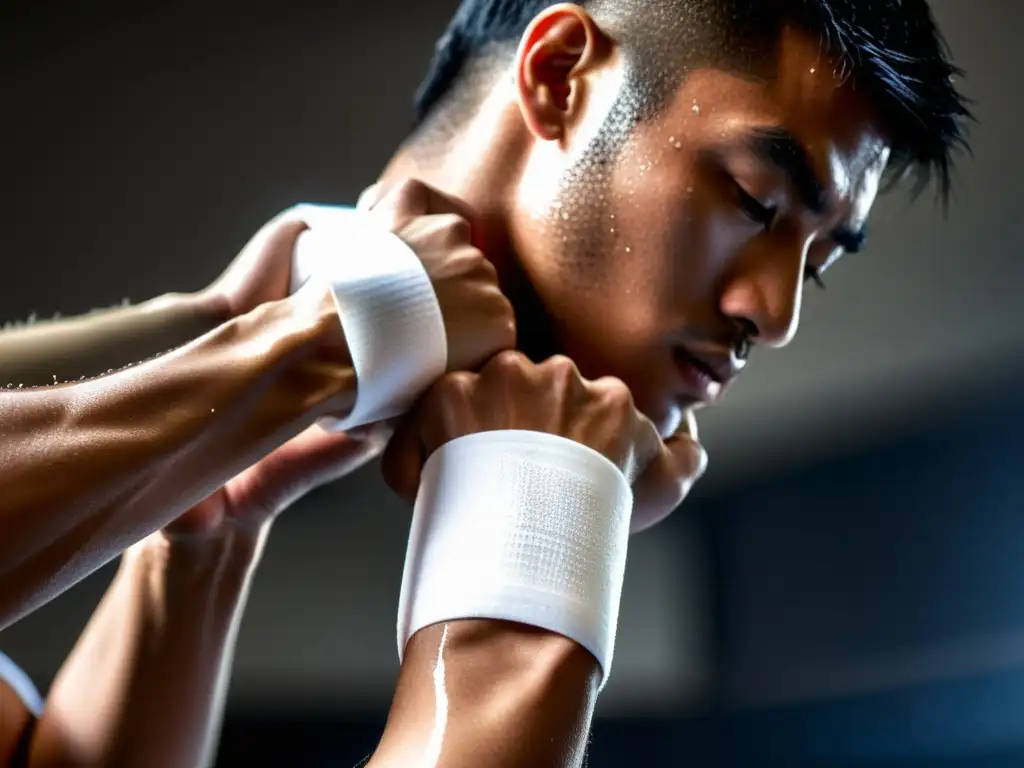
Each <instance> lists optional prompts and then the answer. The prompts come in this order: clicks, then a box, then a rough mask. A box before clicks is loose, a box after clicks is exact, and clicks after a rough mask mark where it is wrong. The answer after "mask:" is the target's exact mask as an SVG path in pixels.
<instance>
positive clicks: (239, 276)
mask: <svg viewBox="0 0 1024 768" xmlns="http://www.w3.org/2000/svg"><path fill="white" fill-rule="evenodd" d="M306 228H307V227H306V223H305V222H304V221H302V220H301V219H300V218H299V217H298V215H297V214H296V213H295V211H293V210H288V211H285V212H284V213H281V214H279V215H278V216H275V217H274V218H273V219H271V220H270V221H269V222H267V223H266V224H264V225H263V227H262V228H261V229H260V230H259V231H258V232H257V233H256V234H255V235H253V237H252V239H251V240H250V241H249V242H248V243H246V245H245V247H244V248H242V250H241V252H240V253H239V254H238V255H237V256H236V257H235V258H234V260H232V262H231V263H230V264H229V265H228V268H227V269H226V270H224V272H223V274H221V276H220V277H218V278H217V279H216V280H214V281H213V283H211V284H210V285H209V286H208V287H207V288H206V289H204V290H203V291H201V292H200V298H201V299H202V300H203V301H205V302H206V303H208V304H209V305H211V306H214V307H216V308H217V309H219V310H220V314H222V315H223V316H224V318H225V319H230V318H233V317H237V316H239V315H244V314H245V313H246V312H251V311H252V310H254V309H256V307H258V306H260V305H261V304H265V303H266V302H269V301H280V300H281V299H285V298H287V297H288V295H289V293H290V288H291V274H292V252H293V251H294V249H295V241H296V239H297V238H298V236H299V235H300V234H301V233H302V232H303V231H304V230H305V229H306Z"/></svg>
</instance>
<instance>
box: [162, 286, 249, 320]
mask: <svg viewBox="0 0 1024 768" xmlns="http://www.w3.org/2000/svg"><path fill="white" fill-rule="evenodd" d="M153 302H154V303H160V304H163V305H165V306H167V305H169V306H175V307H180V308H181V309H182V310H184V311H186V312H190V313H192V314H194V315H195V316H196V317H198V318H200V319H201V320H203V321H204V322H205V324H207V325H209V326H210V327H211V328H216V327H217V326H218V325H220V324H221V323H226V322H227V321H228V320H230V319H231V318H232V317H234V316H235V314H236V313H234V312H232V310H231V302H230V300H229V299H228V297H227V296H225V295H224V294H222V293H220V292H218V291H214V290H211V289H209V288H207V289H204V290H202V291H195V292H193V293H168V294H164V295H163V296H159V297H157V298H156V299H154V300H153Z"/></svg>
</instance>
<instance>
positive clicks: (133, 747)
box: [29, 533, 262, 768]
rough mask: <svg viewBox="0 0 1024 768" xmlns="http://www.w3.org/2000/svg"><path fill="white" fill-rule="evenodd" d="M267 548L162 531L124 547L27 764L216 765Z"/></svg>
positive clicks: (256, 541) (239, 538)
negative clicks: (247, 608) (245, 617)
mask: <svg viewBox="0 0 1024 768" xmlns="http://www.w3.org/2000/svg"><path fill="white" fill-rule="evenodd" d="M261 545H262V540H261V537H259V536H258V535H255V534H252V535H250V534H244V533H240V534H238V535H231V536H226V537H224V538H222V539H220V540H218V541H214V542H209V541H203V542H190V543H175V544H171V543H169V542H168V541H167V540H166V539H165V538H164V537H163V536H162V535H161V534H155V535H154V536H151V537H149V538H148V539H146V540H145V541H143V542H141V543H140V544H138V545H136V546H134V547H132V548H131V549H129V550H128V552H126V553H125V556H124V558H123V560H122V562H121V567H120V569H119V571H118V574H117V576H116V577H115V579H114V582H113V583H112V585H111V587H110V589H109V590H108V592H107V594H106V596H105V597H104V599H103V602H102V603H101V604H100V607H99V608H98V610H97V611H96V613H95V614H94V615H93V618H92V620H91V621H90V623H89V626H88V627H87V629H86V631H85V633H84V634H83V635H82V637H81V638H80V640H79V642H78V644H77V646H76V647H75V649H74V651H73V652H72V654H71V656H70V657H69V658H68V661H67V662H66V663H65V665H64V667H63V669H62V670H61V672H60V674H59V675H58V676H57V679H56V681H55V683H54V685H53V687H52V689H51V691H50V695H49V697H48V699H47V702H46V709H45V711H44V713H43V716H42V718H41V719H40V720H39V722H38V724H37V725H36V729H35V733H34V738H33V743H32V749H31V756H32V757H31V760H30V763H29V764H30V766H46V767H47V768H50V767H51V766H77V765H81V766H96V765H102V766H108V767H109V768H119V767H121V766H123V767H124V768H130V767H131V766H139V765H145V766H149V767H150V768H189V767H190V766H205V765H211V764H212V762H213V758H214V754H215V747H216V737H217V734H218V732H219V730H220V725H221V722H222V718H223V710H224V700H225V694H226V692H227V681H228V679H229V676H230V669H231V659H232V656H233V652H234V647H235V641H236V637H237V632H238V626H239V623H240V620H241V616H242V611H243V609H244V604H245V600H246V596H247V594H248V589H249V585H250V583H251V578H252V573H253V571H254V569H255V566H256V562H257V561H258V558H259V551H260V549H261Z"/></svg>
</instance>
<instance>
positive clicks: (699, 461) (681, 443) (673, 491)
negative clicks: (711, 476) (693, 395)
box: [630, 413, 708, 533]
mask: <svg viewBox="0 0 1024 768" xmlns="http://www.w3.org/2000/svg"><path fill="white" fill-rule="evenodd" d="M696 435H697V423H696V420H695V419H694V418H693V414H692V413H687V414H686V417H685V418H684V419H683V422H682V424H680V426H679V428H678V429H677V430H676V432H675V434H673V435H672V436H671V437H669V438H667V439H666V440H665V441H664V442H663V443H662V444H661V446H660V447H659V449H658V451H657V454H656V456H655V457H654V459H653V460H652V461H651V463H650V465H648V467H647V470H646V471H645V472H644V473H643V475H641V477H640V479H639V480H638V481H637V483H636V484H635V485H634V487H633V492H634V514H633V520H632V524H631V526H630V528H631V530H632V531H633V532H634V533H635V532H637V531H642V530H645V529H647V528H650V527H651V526H653V525H656V524H657V523H660V522H661V521H662V520H664V519H665V518H666V517H668V516H669V515H670V514H671V513H672V512H673V511H675V509H676V508H677V507H678V506H679V505H680V504H681V503H682V502H683V500H684V499H685V498H686V496H687V494H689V492H690V490H691V489H692V488H693V486H694V484H695V483H696V482H697V481H698V480H699V479H700V477H701V475H703V474H704V471H705V469H706V468H707V463H708V459H707V453H706V452H705V450H704V448H703V447H702V446H701V445H700V443H698V442H697V440H696Z"/></svg>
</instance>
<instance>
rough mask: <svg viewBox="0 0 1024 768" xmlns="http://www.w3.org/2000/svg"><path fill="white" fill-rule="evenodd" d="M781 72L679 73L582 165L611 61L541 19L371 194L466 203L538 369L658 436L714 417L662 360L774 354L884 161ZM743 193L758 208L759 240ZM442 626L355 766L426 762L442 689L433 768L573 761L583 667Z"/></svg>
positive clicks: (506, 638)
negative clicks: (802, 178)
mask: <svg viewBox="0 0 1024 768" xmlns="http://www.w3.org/2000/svg"><path fill="white" fill-rule="evenodd" d="M777 64H778V66H777V75H776V77H775V78H774V79H766V80H761V81H756V80H752V79H750V78H745V77H741V76H739V75H735V74H731V73H727V72H724V71H719V70H711V69H703V70H697V71H694V72H692V73H691V74H690V75H689V76H688V77H687V78H686V80H685V81H684V82H683V83H682V84H681V86H680V88H679V91H678V92H677V94H676V96H675V98H674V99H673V100H672V102H671V103H670V104H669V105H668V106H667V107H666V109H665V111H664V113H663V114H662V115H660V116H659V117H657V118H655V119H653V120H651V121H649V122H645V123H644V124H641V125H640V126H638V127H636V129H635V131H634V132H633V133H632V135H631V136H630V137H629V138H628V140H627V141H626V142H625V144H624V146H623V148H622V150H621V152H619V153H618V154H617V155H616V159H615V160H614V161H612V162H607V161H604V162H603V164H602V163H598V162H591V164H590V165H588V160H587V158H588V156H589V155H588V153H589V152H590V150H591V149H592V142H593V141H594V140H595V137H597V136H598V135H599V134H600V131H601V126H603V125H604V124H605V119H606V117H607V116H608V115H609V113H610V112H609V110H610V109H611V105H612V104H613V103H614V101H615V96H616V94H617V93H618V89H619V85H620V84H621V82H622V62H621V61H620V59H619V56H618V49H617V46H616V45H615V43H614V41H612V40H611V39H609V38H608V37H606V36H604V34H603V33H602V32H601V30H600V29H598V28H597V26H596V24H595V23H594V21H593V19H591V18H590V17H589V16H588V15H587V14H586V12H585V11H583V10H582V9H580V8H578V7H575V6H567V5H560V6H555V7H552V8H549V9H547V10H546V11H544V12H542V14H540V16H538V18H537V19H535V21H534V23H533V24H532V25H531V26H530V28H529V29H528V30H527V32H526V33H525V35H524V36H523V39H522V41H521V42H520V46H519V49H518V53H517V54H516V57H515V60H514V62H513V63H512V66H511V71H507V72H504V73H502V74H501V75H499V76H497V77H496V80H495V86H494V88H493V89H491V90H489V91H487V93H486V95H485V96H484V98H483V102H482V104H481V106H480V108H479V109H477V110H476V111H474V112H473V113H472V115H471V116H467V118H466V121H465V123H464V124H463V125H461V126H459V127H458V128H457V129H454V134H453V135H452V136H450V137H447V138H444V137H442V138H440V139H435V138H430V137H427V138H422V137H420V138H416V137H414V139H413V140H412V141H411V142H410V143H408V144H407V145H406V146H405V147H403V148H402V150H401V151H399V152H398V154H397V155H395V157H394V158H393V160H392V162H391V164H390V165H389V166H388V167H387V169H386V170H385V172H384V174H383V175H382V177H381V179H380V181H379V183H380V185H381V187H382V188H387V187H388V186H389V185H391V184H394V183H395V182H396V181H397V180H399V179H401V178H402V177H405V176H414V177H417V178H422V179H423V180H424V181H426V182H427V183H430V184H432V185H434V186H436V187H437V188H438V189H441V190H443V191H445V192H446V193H450V194H453V195H456V196H458V197H459V198H461V199H462V200H464V201H466V202H467V204H468V205H470V206H471V207H472V208H473V209H474V210H475V211H476V212H477V214H478V218H479V220H480V221H482V222H486V224H485V225H484V226H483V227H481V228H480V229H478V230H475V231H474V240H475V241H477V242H480V243H482V244H483V250H484V252H485V253H486V254H487V255H488V257H489V258H491V259H492V261H493V262H494V263H495V265H496V266H497V267H498V270H499V274H500V275H501V277H502V285H503V288H504V289H505V290H506V293H507V294H508V295H509V296H510V298H511V299H512V301H513V305H514V306H515V309H516V316H517V328H518V333H519V339H520V347H521V348H522V349H523V350H524V351H525V352H526V353H527V354H529V355H530V356H531V357H533V359H543V358H544V357H546V356H548V355H550V354H552V353H558V352H560V353H564V354H567V355H568V356H569V357H570V358H572V359H573V361H575V362H576V363H577V365H578V366H579V368H580V370H581V372H582V373H583V375H584V376H585V377H586V378H588V379H598V378H600V377H602V376H607V375H611V376H616V377H618V378H620V379H622V380H623V381H624V382H625V383H626V384H627V385H629V388H630V390H631V391H632V393H633V396H634V398H635V401H636V404H637V406H638V407H639V408H640V409H641V410H642V411H643V412H644V413H645V414H646V415H647V416H648V417H650V418H651V419H652V420H653V421H654V422H655V423H656V424H657V425H658V426H659V429H660V431H661V434H662V435H668V434H671V433H672V432H673V431H674V430H675V429H676V428H677V427H678V425H679V423H680V422H681V421H682V420H683V419H684V418H685V414H686V412H687V411H688V410H691V409H693V408H694V407H700V406H704V405H708V404H710V401H708V400H701V399H699V398H697V397H695V395H694V392H693V387H692V386H690V385H688V384H687V383H686V382H685V381H683V380H681V378H680V374H679V372H678V368H677V366H676V363H675V362H674V354H675V351H676V349H677V348H678V347H679V346H680V345H682V346H684V347H686V348H688V349H690V350H691V351H696V352H698V353H700V354H706V355H708V356H711V357H714V358H715V360H717V361H718V362H719V363H721V366H722V367H723V368H727V369H729V371H730V372H731V373H732V374H733V375H734V374H735V373H737V372H738V371H739V369H740V368H741V367H742V366H743V365H744V363H745V362H746V359H745V355H741V354H740V353H739V351H738V350H739V348H740V345H739V340H740V338H741V337H752V339H753V341H754V342H755V343H756V344H758V345H760V346H761V347H781V346H784V345H785V344H787V343H788V342H789V341H790V340H791V339H792V338H793V336H794V334H795V333H796V330H797V326H798V324H799V316H800V308H801V303H802V295H803V290H804V285H805V281H807V280H808V278H809V277H811V276H814V275H816V274H817V273H818V272H821V271H823V270H824V269H826V268H828V267H830V266H831V265H832V264H834V263H835V261H836V260H837V259H838V258H839V257H840V256H841V255H842V253H843V250H844V244H846V243H849V242H850V241H851V240H852V239H856V238H850V237H847V236H846V235H847V234H848V233H855V234H859V233H860V232H861V231H862V227H863V224H864V222H865V220H866V218H867V215H868V212H869V210H870V208H871V206H872V204H873V202H874V199H875V196H876V193H877V191H878V187H879V182H880V179H881V177H882V173H883V171H884V168H885V165H886V162H887V158H888V147H887V144H886V139H885V132H884V130H883V128H882V126H880V125H879V124H878V121H877V120H876V119H875V116H874V113H873V111H872V109H871V108H870V105H869V104H868V103H867V101H866V100H865V98H864V96H863V95H862V94H861V93H860V92H858V91H857V90H856V89H855V88H854V87H853V86H852V85H851V84H850V83H848V82H847V83H844V82H842V81H841V80H840V79H838V78H837V77H836V76H835V75H834V73H836V72H837V67H836V66H835V62H833V61H831V60H829V59H828V58H827V57H825V56H824V54H823V53H822V52H821V47H820V45H819V41H818V40H816V39H811V38H810V37H809V36H807V35H803V34H800V33H797V32H791V31H787V32H785V33H784V34H783V35H782V37H781V39H780V42H779V46H778V62H777ZM614 127H615V126H612V128H614ZM758 132H767V133H768V134H770V135H773V136H774V135H776V134H777V133H781V132H784V133H785V135H786V136H787V140H789V139H792V140H793V141H795V142H796V144H797V145H798V146H800V147H801V148H802V152H803V153H805V154H806V156H807V159H808V163H809V166H810V168H811V173H813V174H814V176H815V177H816V182H817V183H818V185H819V186H820V188H821V189H820V191H821V193H822V199H821V200H816V201H815V202H814V204H813V205H811V206H808V205H807V201H806V200H805V199H804V198H805V196H804V195H802V194H801V193H800V190H799V189H796V188H795V187H794V184H793V183H792V181H793V180H792V179H791V178H790V173H789V171H788V170H787V169H785V168H782V167H780V166H779V165H778V164H777V163H775V162H772V161H771V159H770V158H768V157H766V153H764V152H756V151H753V150H751V148H750V147H751V144H752V141H751V139H752V138H754V137H756V136H757V135H759V134H758ZM773 132H774V133H773ZM748 198H750V199H754V200H755V205H757V204H762V205H763V206H770V207H771V208H772V209H773V210H774V214H775V215H774V218H773V221H772V224H771V226H767V225H766V223H765V222H764V221H761V220H759V215H758V213H757V212H756V211H753V212H752V206H751V205H750V203H749V200H748ZM837 233H841V235H840V236H839V237H837ZM730 378H732V376H727V377H725V379H726V380H723V381H722V382H720V383H721V386H720V387H719V388H718V389H717V391H716V395H715V397H714V398H713V400H715V401H716V402H717V400H718V397H719V396H720V394H721V391H724V389H725V388H726V387H727V386H728V384H729V383H730V382H729V380H728V379H730ZM485 513H486V510H481V514H485ZM447 626H448V634H447V636H445V635H444V632H443V628H437V627H435V628H431V629H429V630H424V631H423V632H421V633H420V634H421V635H422V636H417V637H416V638H414V641H413V643H412V644H410V646H409V651H408V652H407V653H406V656H405V659H404V661H403V664H402V670H401V676H400V681H399V687H398V693H397V695H396V698H395V701H394V705H393V707H392V710H391V716H390V719H389V722H388V726H387V730H386V732H385V735H384V738H383V740H382V742H381V749H380V751H379V752H378V753H377V754H376V755H375V756H374V759H373V761H372V762H371V766H372V768H409V766H417V768H419V766H421V765H422V766H423V768H427V766H426V765H425V764H424V763H423V762H422V760H423V759H424V755H423V753H422V752H421V753H420V754H417V753H416V752H415V745H416V744H419V745H420V746H421V747H422V745H423V744H424V743H426V742H425V741H424V738H425V736H424V734H425V733H426V732H427V730H428V729H429V728H431V727H432V724H433V723H434V722H435V719H437V718H438V716H439V715H438V713H439V712H440V711H441V709H440V708H441V702H442V698H441V697H439V695H438V691H439V690H443V691H444V696H443V706H444V712H445V717H444V722H445V723H446V725H445V729H444V736H443V740H442V742H443V743H442V746H441V749H440V755H441V757H440V759H438V760H437V761H436V763H430V765H431V766H433V765H435V764H436V765H437V766H439V768H456V767H458V768H462V767H463V766H466V768H469V766H473V768H496V767H497V766H501V767H502V768H504V767H505V766H509V767H511V766H522V765H529V766H533V767H536V768H547V767H548V766H551V768H554V767H555V766H558V767H561V766H578V765H580V764H581V763H582V760H583V754H584V751H585V746H586V739H587V733H588V730H589V725H590V716H591V712H592V708H593V700H594V696H595V691H594V675H595V673H596V670H595V666H596V663H595V662H594V660H593V659H590V658H589V657H588V655H587V654H585V652H583V651H582V650H581V649H578V648H575V649H574V648H573V646H572V643H571V642H570V641H567V640H565V639H564V638H559V637H555V636H553V635H551V634H549V633H545V632H541V631H536V630H532V629H529V628H523V627H518V626H515V625H510V624H503V623H499V622H486V621H481V622H466V623H462V622H452V623H451V624H449V625H447ZM442 637H445V642H444V643H442V642H441V639H442ZM440 659H443V660H444V665H443V669H444V672H445V674H444V679H445V681H446V685H445V686H444V688H443V689H440V688H439V687H438V685H437V682H436V679H435V678H436V675H435V670H436V669H437V668H438V666H439V660H440Z"/></svg>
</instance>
